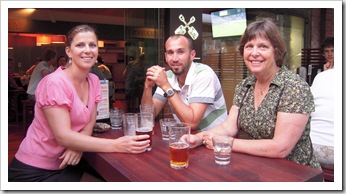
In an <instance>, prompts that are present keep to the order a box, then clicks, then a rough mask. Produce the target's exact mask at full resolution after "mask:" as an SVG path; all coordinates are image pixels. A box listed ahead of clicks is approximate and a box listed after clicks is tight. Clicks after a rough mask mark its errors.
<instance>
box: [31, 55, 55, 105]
mask: <svg viewBox="0 0 346 194" xmlns="http://www.w3.org/2000/svg"><path fill="white" fill-rule="evenodd" d="M55 56H56V52H55V51H54V50H51V49H48V50H46V51H45V53H44V55H43V61H41V62H39V63H38V64H37V65H36V67H35V69H34V71H33V72H32V74H31V77H30V81H29V85H28V89H27V94H28V98H29V99H32V100H35V91H36V88H37V85H38V84H39V83H40V81H41V80H42V79H43V78H44V77H45V76H46V75H48V74H50V73H52V72H53V71H54V67H53V63H54V61H55Z"/></svg>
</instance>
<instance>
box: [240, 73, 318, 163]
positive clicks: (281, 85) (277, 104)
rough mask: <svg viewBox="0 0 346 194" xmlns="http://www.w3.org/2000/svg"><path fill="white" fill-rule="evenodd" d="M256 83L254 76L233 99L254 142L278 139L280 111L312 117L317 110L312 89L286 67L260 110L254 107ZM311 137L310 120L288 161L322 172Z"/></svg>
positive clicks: (271, 87) (245, 128) (243, 127)
mask: <svg viewBox="0 0 346 194" xmlns="http://www.w3.org/2000/svg"><path fill="white" fill-rule="evenodd" d="M255 83H256V77H255V76H254V75H250V76H249V77H247V78H246V79H244V80H243V81H242V82H240V83H239V84H238V85H237V87H236V90H235V97H234V100H233V104H234V105H236V106H237V107H240V108H239V115H238V116H239V118H238V128H239V129H242V130H243V131H244V132H246V133H247V134H248V135H249V136H250V137H251V138H252V139H272V138H273V137H274V130H275V126H276V117H277V113H278V112H285V113H299V114H310V113H311V112H313V111H314V110H315V105H314V99H313V95H312V93H311V91H310V86H309V85H308V84H307V82H305V81H304V80H303V79H301V78H300V77H299V75H297V74H295V73H293V72H291V71H290V70H289V69H288V68H287V67H286V66H283V67H282V68H281V69H280V71H278V72H277V73H276V75H275V77H274V79H273V80H272V82H271V83H270V87H269V91H268V93H267V94H266V96H265V97H264V99H263V101H262V103H261V104H260V105H259V107H258V109H257V111H256V110H255V106H254V104H255V103H254V86H255ZM309 134H310V118H309V120H308V123H307V124H306V126H305V130H304V132H303V134H302V136H301V137H300V139H299V140H298V142H297V144H296V145H295V147H294V148H293V150H292V152H291V153H290V154H289V155H288V156H287V157H286V159H287V160H291V161H294V162H296V163H299V164H302V165H306V166H310V167H312V168H316V169H319V170H321V166H320V164H319V162H318V160H317V159H316V158H315V156H314V154H313V148H312V144H311V139H310V136H309ZM287 138H289V137H287Z"/></svg>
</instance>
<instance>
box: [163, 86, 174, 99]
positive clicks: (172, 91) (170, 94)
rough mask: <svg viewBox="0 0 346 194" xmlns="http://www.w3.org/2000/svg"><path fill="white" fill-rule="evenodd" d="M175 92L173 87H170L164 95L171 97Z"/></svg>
mask: <svg viewBox="0 0 346 194" xmlns="http://www.w3.org/2000/svg"><path fill="white" fill-rule="evenodd" d="M174 93H175V91H174V90H173V88H169V89H168V90H167V91H166V92H165V94H164V96H165V97H166V98H167V97H171V96H173V95H174Z"/></svg>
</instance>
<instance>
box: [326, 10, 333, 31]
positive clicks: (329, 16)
mask: <svg viewBox="0 0 346 194" xmlns="http://www.w3.org/2000/svg"><path fill="white" fill-rule="evenodd" d="M325 20H326V37H328V36H334V9H327V10H326V18H325Z"/></svg>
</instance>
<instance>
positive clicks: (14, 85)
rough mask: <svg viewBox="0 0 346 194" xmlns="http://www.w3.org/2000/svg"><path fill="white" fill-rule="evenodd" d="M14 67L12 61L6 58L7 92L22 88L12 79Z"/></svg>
mask: <svg viewBox="0 0 346 194" xmlns="http://www.w3.org/2000/svg"><path fill="white" fill-rule="evenodd" d="M13 66H14V59H13V58H8V89H9V90H23V87H20V86H19V85H18V84H17V82H16V80H15V79H14V77H13V75H12V74H13V73H12V68H13Z"/></svg>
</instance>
